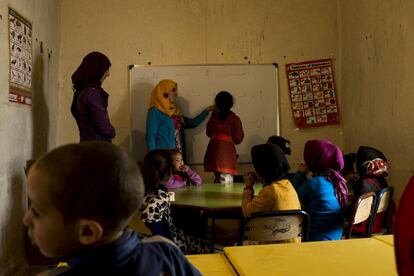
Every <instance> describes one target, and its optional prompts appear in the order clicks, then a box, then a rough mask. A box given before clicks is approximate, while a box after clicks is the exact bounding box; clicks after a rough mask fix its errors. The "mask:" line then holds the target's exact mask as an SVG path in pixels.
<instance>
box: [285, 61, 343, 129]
mask: <svg viewBox="0 0 414 276" xmlns="http://www.w3.org/2000/svg"><path fill="white" fill-rule="evenodd" d="M286 74H287V77H288V87H289V94H290V100H291V103H292V113H293V119H294V121H295V124H296V126H297V127H298V128H306V127H318V126H324V125H333V124H339V122H340V118H339V109H338V100H337V97H336V87H335V81H334V74H333V66H332V60H331V59H321V60H314V61H307V62H300V63H290V64H286Z"/></svg>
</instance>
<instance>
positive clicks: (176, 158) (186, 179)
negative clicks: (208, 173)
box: [165, 150, 202, 189]
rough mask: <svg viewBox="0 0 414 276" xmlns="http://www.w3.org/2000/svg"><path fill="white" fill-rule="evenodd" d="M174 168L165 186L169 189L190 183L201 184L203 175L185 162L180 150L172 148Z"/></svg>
mask: <svg viewBox="0 0 414 276" xmlns="http://www.w3.org/2000/svg"><path fill="white" fill-rule="evenodd" d="M170 154H171V159H172V168H171V174H170V178H169V179H168V181H167V182H166V183H165V186H166V187H167V188H168V189H176V188H182V187H185V186H190V185H196V186H198V185H201V182H202V180H201V177H200V176H199V175H198V173H197V172H196V171H194V170H192V169H191V168H190V167H189V166H187V165H185V164H184V161H183V155H182V154H181V152H180V151H179V150H171V152H170Z"/></svg>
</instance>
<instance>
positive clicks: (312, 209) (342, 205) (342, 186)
mask: <svg viewBox="0 0 414 276" xmlns="http://www.w3.org/2000/svg"><path fill="white" fill-rule="evenodd" d="M304 158H305V163H306V165H302V166H301V167H299V171H298V172H297V173H296V175H295V179H294V180H293V183H292V184H293V186H294V187H295V189H296V192H297V193H298V196H299V199H300V201H301V203H302V205H303V210H305V211H306V212H307V213H308V214H309V216H310V219H311V223H310V229H309V237H308V240H309V241H323V240H339V239H341V237H342V226H343V222H344V214H345V211H346V208H347V193H348V189H347V186H346V181H345V179H344V178H343V177H342V176H341V174H340V173H339V171H340V170H341V169H342V168H343V166H344V159H343V155H342V152H341V150H340V149H339V148H338V147H337V146H336V145H334V144H332V143H331V142H329V141H327V140H310V141H308V142H306V144H305V151H304ZM308 170H310V171H311V172H312V173H313V176H312V178H310V179H307V180H306V181H304V182H303V181H301V179H304V177H303V176H304V174H306V173H307V171H308Z"/></svg>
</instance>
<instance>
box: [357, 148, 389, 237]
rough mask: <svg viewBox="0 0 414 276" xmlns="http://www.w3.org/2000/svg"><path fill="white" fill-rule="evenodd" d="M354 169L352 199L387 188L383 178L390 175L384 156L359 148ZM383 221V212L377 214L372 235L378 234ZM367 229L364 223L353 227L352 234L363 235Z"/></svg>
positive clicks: (370, 149) (374, 150) (375, 150)
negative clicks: (355, 168) (356, 173)
mask: <svg viewBox="0 0 414 276" xmlns="http://www.w3.org/2000/svg"><path fill="white" fill-rule="evenodd" d="M356 167H357V170H358V174H359V179H358V180H356V181H355V182H354V183H353V190H354V198H355V199H357V198H358V196H360V195H363V194H366V193H369V192H375V193H378V192H379V191H381V189H383V188H386V187H388V182H387V180H386V179H385V177H387V176H388V174H389V173H390V168H389V165H388V163H387V158H385V155H384V154H383V153H382V152H381V151H379V150H377V149H375V148H371V147H366V146H360V147H359V149H358V152H357V155H356ZM384 220H385V212H382V213H379V214H377V215H376V217H375V221H374V224H373V225H372V233H378V232H380V231H381V230H382V226H383V223H384ZM366 227H367V223H366V222H362V223H359V224H356V225H354V227H353V229H352V232H353V233H354V234H362V233H365V231H366Z"/></svg>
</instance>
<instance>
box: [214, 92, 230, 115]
mask: <svg viewBox="0 0 414 276" xmlns="http://www.w3.org/2000/svg"><path fill="white" fill-rule="evenodd" d="M214 102H215V103H216V107H217V108H218V110H219V117H220V119H222V120H226V119H227V117H229V115H230V109H231V108H232V107H233V96H232V95H231V94H230V93H229V92H227V91H220V92H219V93H218V94H217V96H216V98H215V99H214Z"/></svg>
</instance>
